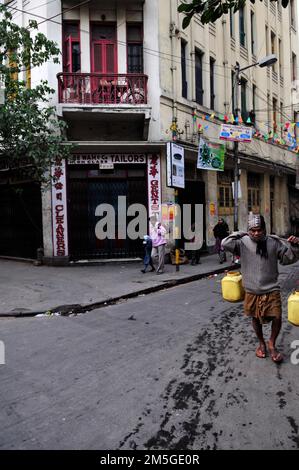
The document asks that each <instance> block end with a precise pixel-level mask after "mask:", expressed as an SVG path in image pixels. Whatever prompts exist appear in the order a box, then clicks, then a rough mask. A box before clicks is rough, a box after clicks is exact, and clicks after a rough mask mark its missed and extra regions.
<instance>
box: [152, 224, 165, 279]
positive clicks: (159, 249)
mask: <svg viewBox="0 0 299 470" xmlns="http://www.w3.org/2000/svg"><path fill="white" fill-rule="evenodd" d="M166 233H167V232H166V229H165V227H163V225H162V224H161V222H157V224H156V226H155V228H154V230H153V232H152V240H153V255H154V256H155V255H156V254H158V256H159V262H158V267H157V269H156V273H157V274H162V273H163V272H164V257H165V245H166V243H167V241H166V238H165V235H166Z"/></svg>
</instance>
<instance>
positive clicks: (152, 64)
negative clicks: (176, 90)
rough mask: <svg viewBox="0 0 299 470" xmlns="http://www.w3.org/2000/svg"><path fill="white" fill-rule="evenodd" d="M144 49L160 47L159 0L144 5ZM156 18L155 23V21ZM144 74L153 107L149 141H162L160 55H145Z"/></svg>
mask: <svg viewBox="0 0 299 470" xmlns="http://www.w3.org/2000/svg"><path fill="white" fill-rule="evenodd" d="M143 8H144V10H143V12H144V22H143V27H144V30H143V31H144V42H143V44H144V48H145V49H147V50H155V51H158V50H159V49H160V45H159V18H157V12H159V2H158V0H151V1H150V2H145V3H144V7H143ZM154 18H155V21H153V19H154ZM144 73H145V74H146V75H148V76H149V79H148V103H150V104H151V107H152V116H151V117H152V119H151V122H150V128H149V136H148V140H160V139H161V124H160V120H161V117H160V95H161V91H160V58H159V55H158V54H144Z"/></svg>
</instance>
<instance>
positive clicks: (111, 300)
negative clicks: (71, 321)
mask: <svg viewBox="0 0 299 470" xmlns="http://www.w3.org/2000/svg"><path fill="white" fill-rule="evenodd" d="M234 269H240V265H235V264H233V265H230V266H225V267H222V268H219V269H214V270H213V271H208V272H205V273H198V274H192V275H191V276H185V277H182V278H180V279H173V280H170V281H166V282H164V283H163V284H159V285H157V286H153V287H147V288H146V289H141V290H138V291H134V292H129V293H128V294H124V295H121V296H118V297H108V298H107V299H105V300H101V301H100V302H94V303H92V304H87V305H80V304H73V305H71V304H69V305H59V306H58V307H54V308H51V309H47V310H40V311H35V312H34V311H27V312H22V311H13V312H3V313H1V312H0V318H24V317H35V316H36V315H43V314H46V313H47V312H51V314H55V313H59V314H60V315H61V316H68V315H71V314H78V313H87V312H90V311H91V310H96V309H98V308H103V307H108V306H109V305H115V304H116V303H117V302H120V301H122V300H127V299H132V298H134V297H138V296H139V295H148V294H151V293H152V292H158V291H160V290H165V289H170V288H171V287H175V286H178V285H181V284H188V283H189V282H193V281H197V280H199V279H203V278H205V277H208V276H211V275H213V274H222V273H224V272H225V271H231V270H234Z"/></svg>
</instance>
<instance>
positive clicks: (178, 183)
mask: <svg viewBox="0 0 299 470" xmlns="http://www.w3.org/2000/svg"><path fill="white" fill-rule="evenodd" d="M166 154H167V186H169V187H171V188H185V159H184V148H183V147H181V146H180V145H177V144H174V143H173V142H168V143H167V152H166Z"/></svg>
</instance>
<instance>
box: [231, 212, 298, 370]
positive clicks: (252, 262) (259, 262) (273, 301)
mask: <svg viewBox="0 0 299 470" xmlns="http://www.w3.org/2000/svg"><path fill="white" fill-rule="evenodd" d="M287 242H289V243H287ZM287 242H286V241H283V240H282V239H281V238H279V237H277V236H275V235H266V225H265V220H264V218H263V216H262V215H250V216H249V219H248V233H247V232H233V233H232V234H231V235H229V236H228V237H226V238H225V239H224V240H222V247H223V248H224V250H226V251H229V252H231V253H233V254H237V255H239V256H241V271H242V279H243V285H244V289H245V300H244V311H245V312H244V313H245V315H246V316H248V317H251V318H252V326H253V329H254V331H255V333H256V336H257V338H258V340H259V345H258V347H257V349H256V356H257V357H259V358H264V357H266V354H267V347H266V343H265V340H264V336H263V324H264V323H268V322H272V326H271V336H270V340H269V341H268V349H269V352H270V356H271V358H272V360H273V361H274V362H281V361H282V360H283V357H282V355H281V353H280V352H278V351H277V349H276V347H275V344H276V340H277V337H278V335H279V332H280V329H281V313H282V309H281V296H280V286H279V283H278V274H279V273H278V262H280V264H282V265H287V264H292V263H295V262H296V261H297V260H298V259H299V243H298V239H297V238H296V237H294V236H291V237H289V238H288V240H287Z"/></svg>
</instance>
